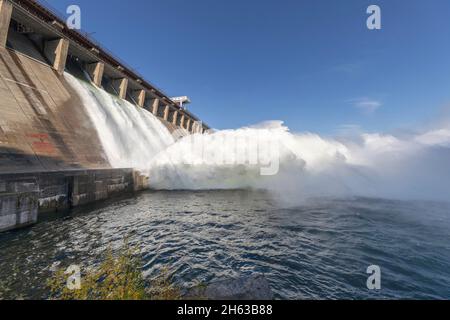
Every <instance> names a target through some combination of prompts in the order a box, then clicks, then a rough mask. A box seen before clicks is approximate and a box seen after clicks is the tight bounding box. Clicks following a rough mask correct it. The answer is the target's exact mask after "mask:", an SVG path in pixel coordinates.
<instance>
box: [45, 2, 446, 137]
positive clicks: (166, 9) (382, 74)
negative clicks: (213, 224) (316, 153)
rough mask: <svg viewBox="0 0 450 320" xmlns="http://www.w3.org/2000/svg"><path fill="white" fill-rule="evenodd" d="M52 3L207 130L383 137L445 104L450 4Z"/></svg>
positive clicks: (434, 111)
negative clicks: (371, 23) (375, 21)
mask: <svg viewBox="0 0 450 320" xmlns="http://www.w3.org/2000/svg"><path fill="white" fill-rule="evenodd" d="M47 2H48V3H49V4H51V5H52V6H53V7H54V8H56V9H58V10H59V11H61V12H63V13H64V12H65V8H66V7H67V6H68V5H69V4H78V5H79V6H80V7H81V9H82V27H83V29H85V30H86V31H89V32H95V35H94V36H95V38H96V39H98V40H99V41H100V42H101V43H102V44H103V45H104V46H105V47H106V48H108V49H110V50H111V51H113V52H114V53H115V54H116V55H118V56H119V57H120V58H122V59H123V60H125V61H126V62H128V64H129V65H131V66H133V67H135V68H136V69H137V70H138V71H139V72H140V73H141V74H142V75H143V76H144V77H146V78H147V80H149V81H150V82H152V83H154V84H155V85H157V86H158V87H160V88H161V89H163V90H164V91H165V92H166V93H167V94H168V95H171V96H177V95H188V96H190V97H191V99H192V101H193V103H192V105H191V107H190V110H191V111H193V112H194V113H195V114H197V115H198V116H199V117H200V118H202V119H204V120H205V121H206V122H207V123H208V124H210V125H211V126H212V127H214V128H218V129H224V128H236V127H240V126H244V125H249V124H253V123H258V122H261V121H265V120H284V121H285V123H286V124H287V125H288V126H289V127H290V128H291V129H292V130H294V131H312V132H318V133H322V134H334V133H335V132H336V130H338V128H339V127H340V126H342V125H358V126H361V127H362V128H364V129H365V130H368V131H389V130H392V129H395V128H399V127H400V128H401V127H408V126H414V125H416V124H417V123H420V122H421V121H423V120H426V119H429V118H430V117H432V116H434V115H435V114H436V113H437V111H438V110H439V109H440V108H442V107H444V106H446V105H448V104H450V1H448V0H433V1H429V0H415V1H410V0H384V1H381V0H370V1H366V0H345V1H337V0H292V1H287V0H270V1H269V0H258V1H255V0H189V1H186V0H128V1H123V0H108V1H106V0H95V1H92V0H47ZM370 4H377V5H379V6H380V7H381V9H382V30H380V31H369V30H368V29H367V28H366V19H367V16H368V15H367V14H366V9H367V7H368V6H369V5H370Z"/></svg>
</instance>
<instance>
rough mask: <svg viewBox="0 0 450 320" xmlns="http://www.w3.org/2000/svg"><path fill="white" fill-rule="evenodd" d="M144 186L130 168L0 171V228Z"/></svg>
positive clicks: (17, 225) (21, 224)
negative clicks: (6, 172)
mask: <svg viewBox="0 0 450 320" xmlns="http://www.w3.org/2000/svg"><path fill="white" fill-rule="evenodd" d="M147 186H148V178H147V177H146V176H144V175H142V174H140V173H139V172H138V171H135V170H133V169H103V170H98V169H96V170H74V171H61V172H32V173H16V174H1V175H0V232H2V231H6V230H12V229H17V228H21V227H24V226H29V225H31V224H34V223H36V222H37V220H38V214H39V213H48V212H56V211H59V210H65V209H68V208H71V207H77V206H82V205H86V204H90V203H93V202H96V201H101V200H106V199H110V198H114V197H117V196H120V195H123V194H131V193H133V192H135V191H139V190H143V189H145V188H146V187H147Z"/></svg>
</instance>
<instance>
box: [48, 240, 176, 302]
mask: <svg viewBox="0 0 450 320" xmlns="http://www.w3.org/2000/svg"><path fill="white" fill-rule="evenodd" d="M138 257H139V255H138V252H137V251H136V250H134V249H132V248H131V247H129V246H128V245H124V247H123V248H122V249H121V251H120V254H119V255H116V256H115V255H114V254H113V253H112V250H107V252H106V254H105V256H104V259H103V261H102V263H101V264H100V265H99V266H98V267H97V268H93V269H91V270H89V271H87V272H85V274H83V275H82V278H81V288H80V289H78V290H70V289H69V288H68V287H67V285H66V284H67V279H68V275H67V274H65V273H64V270H58V271H57V272H55V274H54V276H53V277H52V279H51V280H50V281H49V288H50V292H51V298H52V299H61V300H177V299H180V298H181V294H180V290H179V288H177V287H176V286H175V285H174V284H173V283H172V281H171V277H170V276H169V272H168V271H167V269H164V270H163V271H162V272H161V273H160V275H159V276H158V277H157V278H156V279H154V280H153V281H151V282H150V283H146V281H145V279H144V278H143V276H142V271H141V266H142V263H141V261H140V259H139V258H138Z"/></svg>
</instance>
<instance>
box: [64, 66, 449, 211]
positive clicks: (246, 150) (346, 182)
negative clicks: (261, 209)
mask: <svg viewBox="0 0 450 320" xmlns="http://www.w3.org/2000/svg"><path fill="white" fill-rule="evenodd" d="M66 77H67V79H68V80H69V82H70V83H71V84H72V85H73V87H74V88H75V89H76V90H77V92H78V93H79V94H80V96H81V97H82V99H83V102H84V104H85V107H86V110H87V112H88V114H89V116H90V117H91V119H92V121H93V122H94V124H95V126H96V128H97V131H98V134H99V137H100V139H101V141H102V144H103V147H104V150H105V152H106V154H107V156H108V159H109V161H110V163H111V165H112V166H113V167H134V168H138V169H140V170H142V171H144V172H146V173H148V175H149V177H150V185H151V188H154V189H169V190H171V189H188V190H195V189H235V188H258V189H265V190H268V191H270V192H271V193H272V194H274V195H276V196H277V198H278V199H281V200H283V201H284V202H285V203H288V204H296V203H298V202H299V201H302V200H304V199H307V198H310V197H319V196H327V197H340V196H368V197H385V198H398V199H421V200H444V201H449V200H450V125H448V123H447V124H443V125H441V126H439V127H437V128H433V129H431V130H428V131H425V132H422V133H416V134H409V135H403V136H401V137H399V136H394V135H387V134H379V133H376V134H368V133H362V134H358V135H357V136H354V137H351V138H345V139H344V138H341V139H331V138H324V137H321V136H319V135H317V134H312V133H299V134H294V133H291V132H290V131H289V129H288V128H287V127H285V126H284V125H283V123H282V122H281V121H272V122H266V123H263V124H260V125H257V126H253V127H246V128H239V129H235V130H222V131H217V132H215V133H211V134H205V135H202V134H194V135H191V136H188V137H184V138H182V139H180V140H178V141H175V139H174V138H173V137H172V136H171V134H170V133H169V131H168V130H167V128H166V127H165V126H164V125H163V124H162V123H161V122H160V121H159V120H158V119H157V118H156V117H155V116H153V115H152V114H151V113H150V112H148V111H146V110H143V109H142V108H138V107H135V106H133V105H132V104H131V103H129V102H126V101H122V100H120V99H117V98H115V97H112V96H111V95H109V94H108V93H106V92H104V91H103V90H100V89H97V88H95V87H93V86H91V85H90V84H87V83H84V82H83V81H80V80H78V79H76V78H74V77H72V76H70V75H68V74H66ZM273 146H276V152H275V153H274V152H271V151H273V150H274V149H273ZM268 167H271V168H276V169H277V171H276V173H277V174H275V175H261V169H262V168H268Z"/></svg>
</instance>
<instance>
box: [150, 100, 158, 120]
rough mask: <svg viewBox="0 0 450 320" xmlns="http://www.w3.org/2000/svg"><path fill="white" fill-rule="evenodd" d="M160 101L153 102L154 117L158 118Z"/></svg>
mask: <svg viewBox="0 0 450 320" xmlns="http://www.w3.org/2000/svg"><path fill="white" fill-rule="evenodd" d="M158 107H159V99H152V100H151V110H152V113H153V115H154V116H158Z"/></svg>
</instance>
